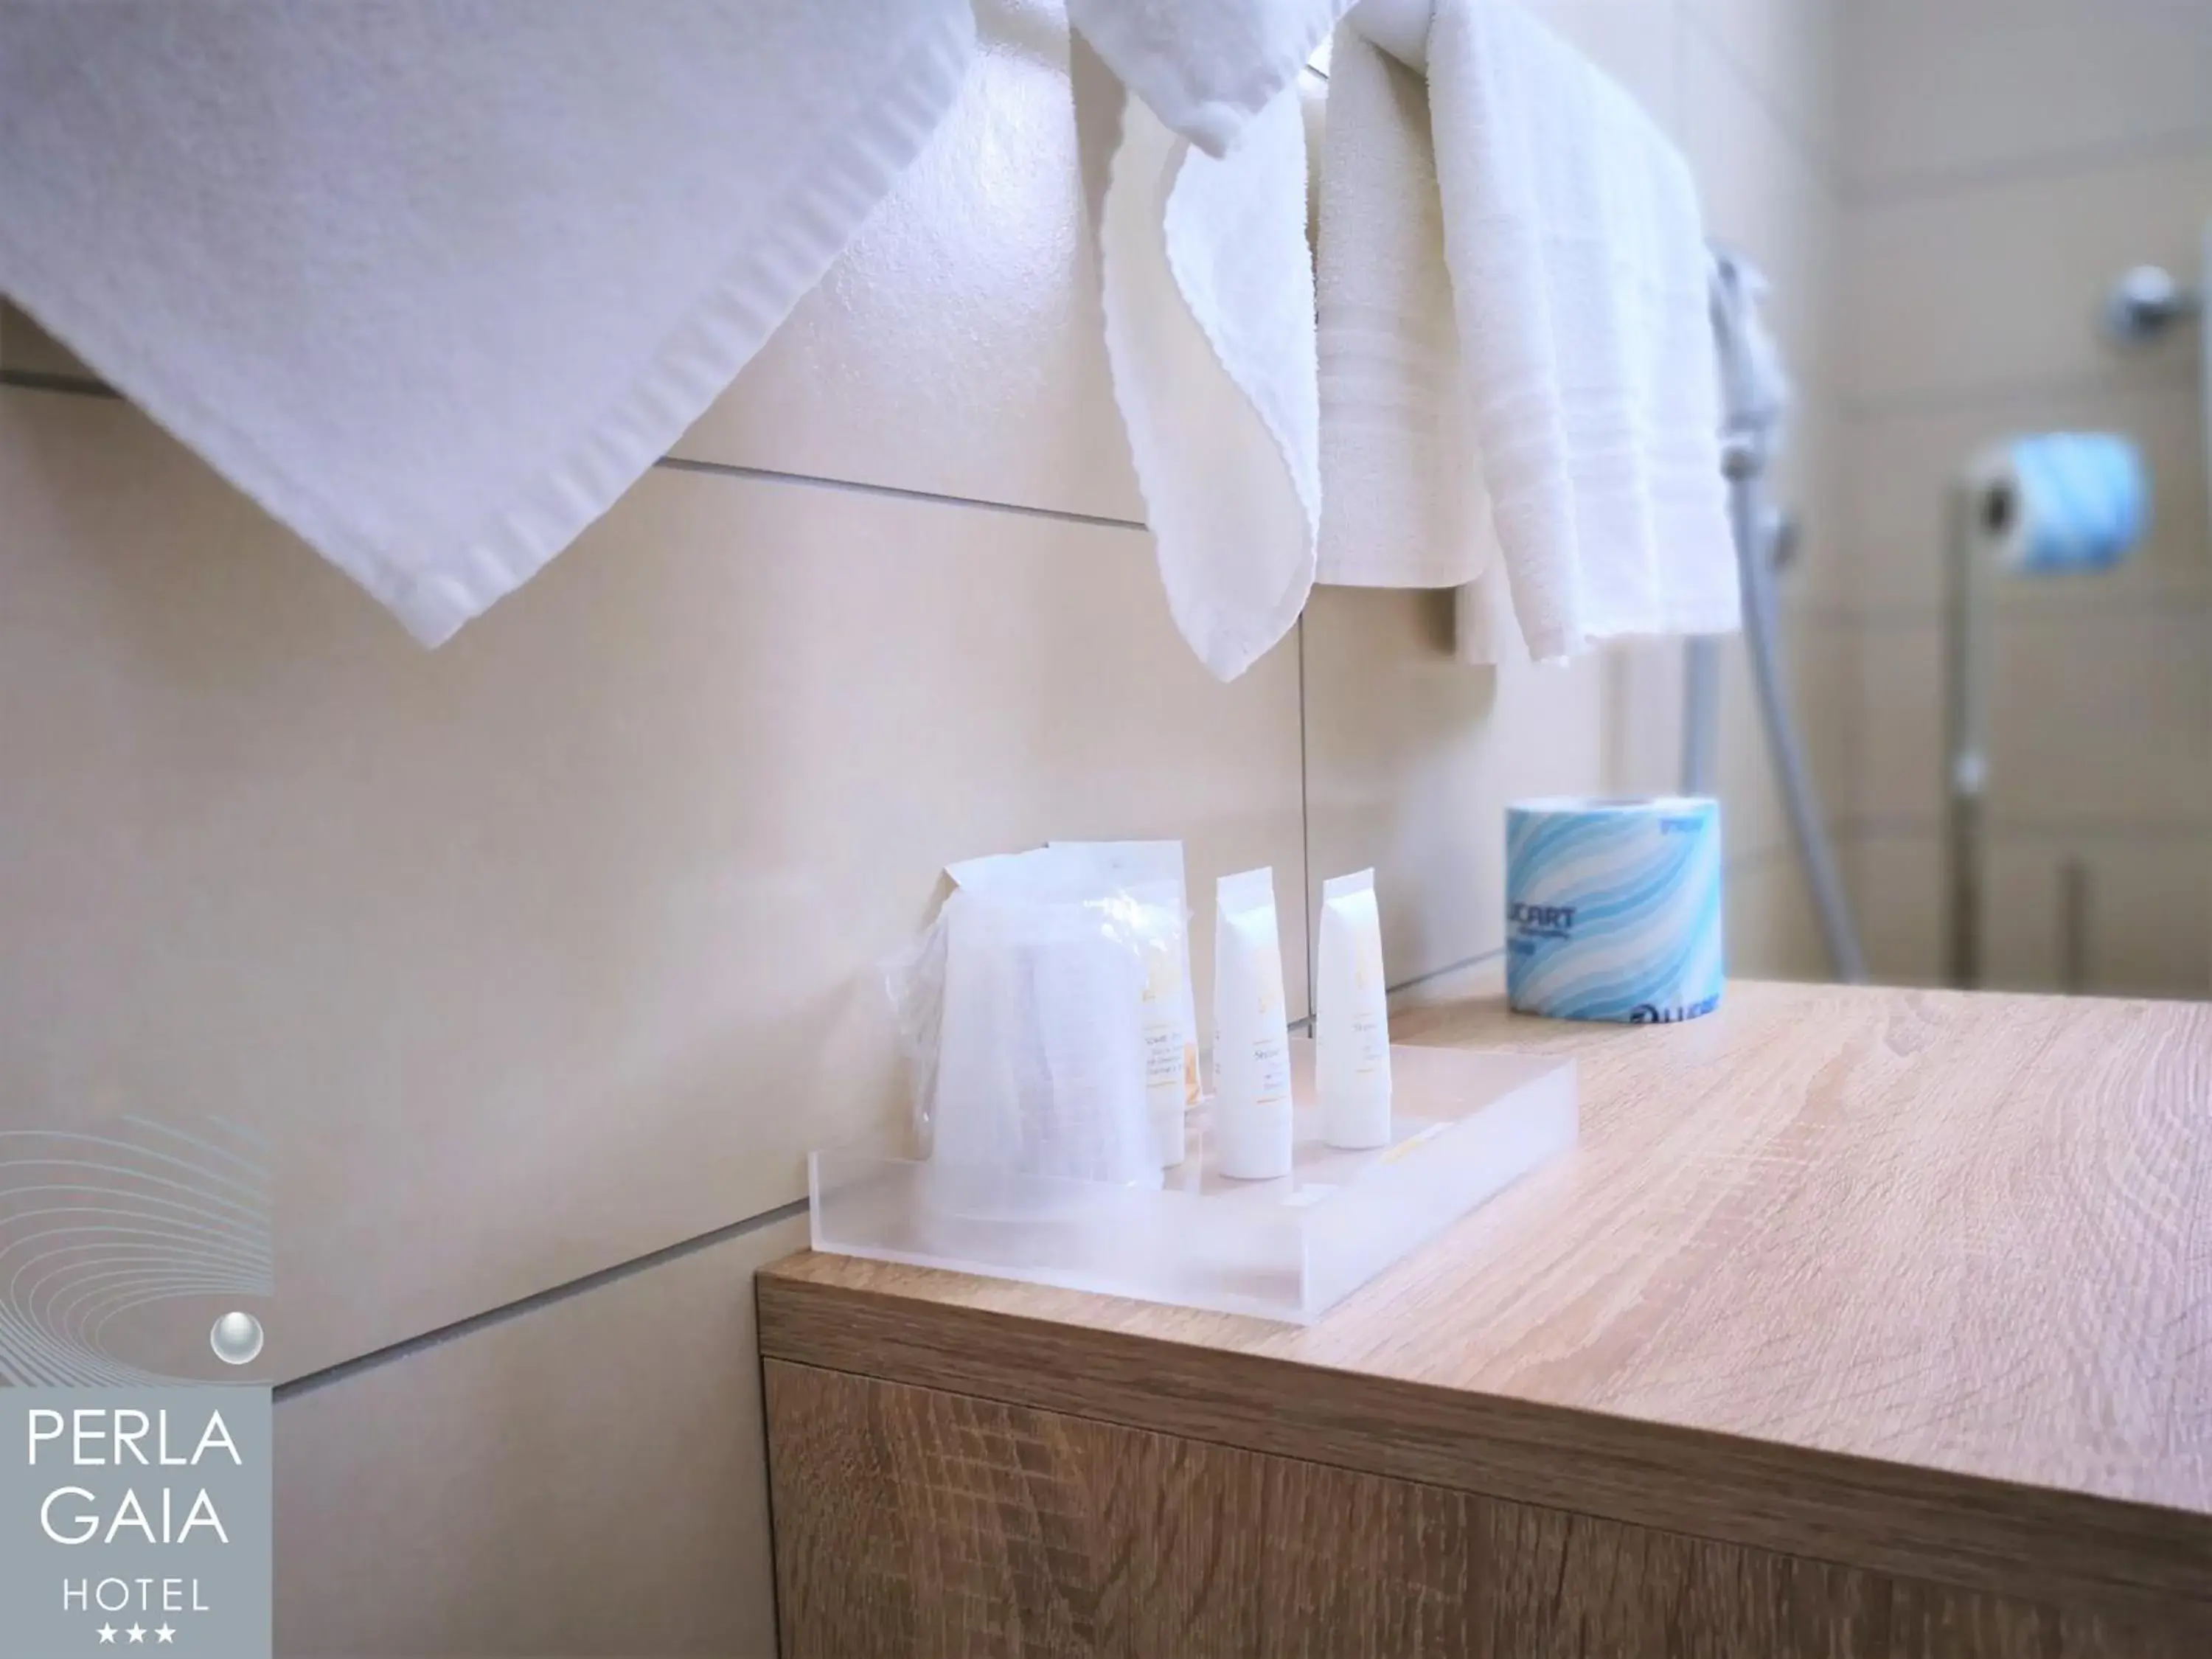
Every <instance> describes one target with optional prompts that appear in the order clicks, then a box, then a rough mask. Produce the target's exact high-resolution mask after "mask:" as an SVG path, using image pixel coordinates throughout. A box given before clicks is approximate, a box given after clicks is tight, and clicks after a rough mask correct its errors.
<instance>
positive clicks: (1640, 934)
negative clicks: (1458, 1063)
mask: <svg viewBox="0 0 2212 1659" xmlns="http://www.w3.org/2000/svg"><path fill="white" fill-rule="evenodd" d="M1505 901H1506V902H1505V914H1506V924H1505V983H1506V991H1507V994H1508V997H1509V999H1510V1001H1511V1002H1512V1005H1513V1006H1514V1007H1516V1008H1517V1009H1519V1010H1520V1011H1521V1012H1523V1013H1530V1014H1544V1015H1548V1016H1549V1017H1551V1018H1554V1019H1597V1020H1621V1021H1626V1022H1630V1023H1632V1024H1666V1023H1669V1022H1672V1021H1674V1020H1682V1019H1694V1018H1697V1017H1698V1016H1699V1015H1700V1014H1707V1013H1711V1012H1712V1011H1713V1010H1714V1009H1715V1008H1717V1007H1718V1006H1720V1000H1721V978H1722V973H1723V962H1722V948H1721V809H1720V804H1719V803H1718V802H1717V801H1713V800H1709V799H1704V798H1702V797H1692V796H1656V797H1644V798H1638V799H1614V800H1600V799H1587V798H1583V797H1578V796H1570V797H1564V798H1560V799H1549V800H1528V801H1516V802H1515V803H1514V804H1512V805H1510V806H1508V807H1507V808H1506V810H1505Z"/></svg>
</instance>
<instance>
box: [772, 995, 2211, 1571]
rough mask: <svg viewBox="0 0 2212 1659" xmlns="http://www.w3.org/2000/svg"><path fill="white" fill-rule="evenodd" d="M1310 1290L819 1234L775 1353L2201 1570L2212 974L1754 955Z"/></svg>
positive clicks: (1473, 1464)
mask: <svg viewBox="0 0 2212 1659" xmlns="http://www.w3.org/2000/svg"><path fill="white" fill-rule="evenodd" d="M1394 1036H1396V1037H1397V1038H1398V1039H1399V1040H1401V1041H1403V1042H1416V1043H1431V1044H1465V1045H1470V1046H1479V1047H1486V1048H1516V1049H1525V1050H1534V1051H1542V1052H1548V1053H1561V1054H1572V1055H1574V1056H1575V1057H1576V1059H1577V1061H1578V1069H1579V1073H1580V1080H1581V1088H1582V1101H1583V1132H1582V1144H1581V1146H1580V1147H1579V1148H1578V1149H1577V1151H1576V1152H1574V1153H1573V1154H1571V1155H1570V1156H1569V1157H1567V1158H1564V1159H1562V1160H1560V1161H1559V1162H1558V1163H1557V1164H1553V1166H1550V1167H1549V1168H1547V1169H1546V1170H1542V1171H1540V1172H1539V1173H1538V1174H1536V1175H1535V1176H1531V1177H1529V1178H1528V1180H1526V1181H1524V1182H1522V1183H1521V1184H1520V1185H1519V1186H1517V1187H1516V1188H1511V1189H1510V1190H1509V1191H1507V1192H1506V1193H1504V1194H1502V1195H1500V1196H1499V1197H1498V1199H1496V1200H1492V1202H1491V1203H1490V1204H1489V1205H1487V1206H1485V1207H1484V1208H1482V1209H1481V1210H1480V1211H1478V1212H1476V1213H1475V1214H1474V1215H1473V1216H1471V1217H1469V1218H1468V1219H1467V1220H1466V1221H1465V1222H1463V1223H1462V1224H1461V1225H1459V1226H1458V1227H1457V1228H1455V1230H1454V1231H1451V1232H1450V1233H1449V1234H1447V1235H1446V1236H1445V1237H1443V1238H1442V1239H1440V1240H1438V1241H1437V1243H1433V1244H1431V1245H1430V1246H1429V1247H1427V1248H1425V1249H1422V1250H1420V1251H1419V1252H1417V1253H1416V1254H1415V1255H1413V1256H1411V1257H1409V1258H1408V1259H1407V1260H1406V1261H1402V1262H1401V1263H1400V1264H1398V1265H1397V1266H1396V1267H1394V1268H1392V1269H1391V1270H1390V1271H1389V1273H1386V1274H1384V1275H1383V1277H1382V1278H1380V1279H1377V1280H1376V1281H1375V1282H1374V1283H1373V1284H1371V1285H1369V1286H1368V1287H1367V1288H1366V1289H1364V1290H1363V1291H1359V1292H1358V1293H1357V1294H1356V1295H1355V1296H1353V1297H1351V1298H1350V1299H1348V1300H1347V1301H1346V1302H1345V1303H1344V1304H1340V1306H1339V1307H1338V1308H1337V1309H1336V1310H1334V1311H1333V1312H1331V1313H1330V1314H1329V1315H1328V1316H1326V1317H1325V1318H1323V1319H1322V1321H1321V1322H1319V1323H1318V1324H1316V1325H1315V1326H1313V1327H1311V1328H1303V1329H1302V1328H1294V1327H1289V1326H1281V1325H1273V1324H1269V1323H1267V1322H1261V1321H1257V1320H1251V1319H1242V1318H1237V1317H1234V1316H1226V1315H1218V1314H1209V1313H1199V1312H1194V1311H1190V1310H1181V1309H1175V1308H1168V1307H1162V1306H1156V1305H1152V1304H1140V1303H1134V1302H1127V1301H1119V1300H1115V1299H1111V1298H1107V1297H1091V1296H1085V1295H1082V1294H1079V1293H1077V1292H1073V1291H1055V1290H1050V1289H1045V1288H1041V1287H1037V1286H1032V1285H1019V1284H1014V1283H1011V1282H1008V1281H1003V1280H993V1279H973V1278H968V1277H965V1276H963V1275H959V1274H953V1273H938V1272H933V1271H930V1270H927V1269H921V1268H909V1267H896V1266H890V1265H885V1264H880V1263H874V1262H867V1261H857V1260H852V1259H848V1258H844V1257H837V1256H823V1255H801V1256H798V1257H794V1258H793V1259H792V1260H790V1261H786V1262H783V1263H781V1264H779V1265H777V1266H776V1267H773V1268H771V1269H769V1271H768V1273H765V1274H764V1275H763V1278H762V1280H761V1284H760V1303H761V1337H762V1346H763V1352H765V1353H767V1354H768V1355H769V1357H771V1358H783V1359H789V1360H793V1361H797V1362H800V1363H805V1364H816V1365H823V1366H829V1367H831V1368H834V1369H841V1370H852V1371H858V1372H863V1373H866V1374H868V1375H872V1376H884V1377H889V1378H892V1379H894V1380H898V1381H905V1382H910V1383H921V1384H924V1385H927V1386H931V1387H937V1388H943V1389H957V1390H960V1391H963V1392H966V1393H969V1394H977V1395H988V1396H991V1397H994V1398H999V1399H1004V1400H1008V1401H1018V1402H1019V1403H1022V1404H1026V1405H1031V1406H1036V1407H1042V1408H1046V1409H1052V1410H1058V1411H1063V1412H1070V1413H1077V1414H1079V1415H1084V1416H1089V1417H1094V1418H1100V1419H1108V1420H1112V1421H1116V1422H1121V1423H1125V1424H1128V1425H1133V1426H1136V1427H1139V1428H1146V1429H1152V1430H1157V1431H1162V1432H1167V1433H1174V1434H1186V1435H1192V1436H1200V1437H1206V1438H1209V1439H1214V1440H1220V1441H1225V1442H1228V1443H1234V1444H1239V1445H1243V1446H1246V1447H1249V1448H1250V1449H1255V1450H1260V1451H1267V1452H1273V1453H1276V1454H1279V1455H1290V1456H1295V1457H1303V1458H1307V1459H1310V1460H1312V1461H1316V1462H1324V1463H1334V1464H1338V1465H1341V1466H1345V1467H1352V1468H1367V1469H1371V1470H1374V1471H1375V1472H1376V1473H1380V1474H1390V1475H1395V1476H1399V1477H1401V1478H1406V1479H1411V1480H1426V1481H1431V1482H1434V1483H1436V1484H1439V1485H1446V1486H1455V1487H1458V1488H1461V1489H1464V1490H1469V1491H1476V1492H1488V1493H1490V1494H1492V1495H1494V1496H1497V1497H1500V1498H1510V1499H1515V1500H1518V1501H1522V1502H1528V1503H1535V1504H1546V1505H1548V1506H1553V1507H1558V1508H1562V1509H1569V1510H1581V1511H1584V1512H1589V1513H1594V1514H1598V1515H1604V1516H1612V1517H1613V1518H1615V1519H1619V1520H1623V1521H1627V1522H1636V1523H1638V1524H1642V1525H1646V1526H1657V1527H1662V1528H1669V1529H1672V1530H1676V1531H1681V1532H1686V1533H1691V1534H1698V1535H1703V1536H1710V1537H1719V1538H1729V1539H1734V1540H1736V1541H1741V1542H1745V1543H1750V1544H1754V1545H1759V1546H1764V1547H1775V1548H1782V1549H1788V1550H1792V1551H1795V1552H1797V1553H1803V1554H1808V1555H1814V1556H1817V1557H1820V1558H1821V1559H1830V1560H1836V1561H1840V1562H1844V1563H1847V1564H1850V1565H1861V1566H1865V1567H1869V1568H1873V1569H1876V1570H1881V1571H1900V1572H1906V1573H1912V1574H1917V1575H1920V1576H1923V1577H1936V1578H1942V1579H1945V1580H1948V1581H1949V1582H1953V1583H1960V1584H1964V1585H1966V1586H1968V1587H1972V1588H1978V1589H1990V1590H1995V1591H1999V1592H2002V1593H2007V1594H2018V1595H2027V1596H2028V1597H2030V1598H2031V1599H2033V1598H2034V1597H2036V1596H2039V1595H2045V1594H2056V1593H2061V1592H2063V1593H2068V1594H2088V1595H2107V1596H2119V1597H2123V1598H2124V1597H2125V1596H2127V1595H2130V1594H2131V1593H2149V1592H2156V1593H2160V1594H2162V1595H2166V1596H2173V1595H2180V1596H2183V1597H2185V1598H2189V1599H2191V1600H2197V1599H2201V1600H2203V1601H2205V1602H2206V1603H2207V1604H2208V1606H2212V1006H2207V1005H2197V1004H2181V1003H2147V1002H2121V1001H2102V1000H2068V999H2059V998H2046V997H2020V996H2002V995H1991V994H1962V993H1954V992H1922V991H1906V990H1894V989H1869V988H1852V987H1831V986H1790V985H1770V984H1759V983H1746V982H1738V983H1735V984H1732V985H1731V986H1730V987H1729V991H1728V994H1727V996H1726V998H1725V1000H1724V1001H1723V1007H1722V1009H1721V1011H1720V1012H1718V1013H1717V1014H1716V1015H1714V1016H1712V1017H1711V1018H1706V1019H1703V1020H1699V1021H1694V1022H1692V1023H1689V1024H1683V1025H1678V1026H1672V1027H1667V1028H1659V1029H1653V1028H1638V1027H1606V1026H1578V1025H1567V1024H1556V1023H1553V1022H1550V1021H1543V1020H1535V1019H1528V1018H1521V1017H1518V1016H1515V1015H1512V1014H1510V1013H1508V1012H1505V1011H1504V1009H1503V1007H1502V1006H1499V1005H1498V1004H1497V1003H1495V1002H1479V1003H1470V1004H1462V1005H1458V1006H1451V1007H1447V1008H1440V1009H1434V1010H1423V1011H1419V1012H1414V1013H1412V1014H1409V1015H1407V1016H1404V1017H1402V1018H1400V1019H1399V1020H1398V1023H1397V1029H1396V1030H1395V1031H1394Z"/></svg>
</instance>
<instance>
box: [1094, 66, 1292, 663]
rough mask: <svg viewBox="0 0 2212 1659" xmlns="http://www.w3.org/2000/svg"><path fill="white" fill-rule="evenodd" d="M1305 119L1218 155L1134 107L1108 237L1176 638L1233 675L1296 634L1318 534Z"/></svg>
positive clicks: (1119, 370) (1112, 315) (1118, 371)
mask: <svg viewBox="0 0 2212 1659" xmlns="http://www.w3.org/2000/svg"><path fill="white" fill-rule="evenodd" d="M1305 158H1306V146H1305V123H1304V116H1303V115H1302V113H1301V112H1300V109H1299V104H1298V96H1297V88H1296V87H1295V86H1291V87H1286V88H1285V89H1284V90H1283V91H1282V92H1281V93H1279V94H1277V96H1276V97H1275V99H1274V100H1273V102H1272V103H1270V104H1268V105H1267V106H1266V107H1265V108H1264V109H1262V110H1261V111H1260V112H1258V114H1257V115H1255V117H1254V118H1252V119H1251V120H1250V121H1249V123H1248V124H1247V125H1246V126H1245V128H1244V131H1243V134H1242V135H1241V137H1239V138H1238V140H1237V144H1236V147H1235V148H1234V149H1231V151H1230V152H1229V154H1228V155H1225V156H1223V157H1220V158H1218V159H1217V158H1216V157H1213V156H1211V155H1205V154H1203V153H1202V152H1200V151H1198V150H1195V149H1193V148H1192V146H1191V144H1190V143H1189V141H1188V140H1187V139H1184V138H1182V137H1177V136H1176V134H1175V133H1173V132H1171V131H1169V130H1168V128H1167V127H1166V126H1164V125H1162V124H1161V122H1160V121H1159V120H1158V118H1156V117H1155V116H1154V115H1153V114H1152V111H1151V110H1150V109H1149V108H1148V107H1147V106H1146V105H1145V104H1143V103H1141V102H1139V100H1136V99H1134V98H1130V99H1127V100H1124V106H1123V109H1122V115H1121V144H1120V148H1119V149H1116V151H1115V155H1114V165H1113V171H1112V174H1111V177H1110V179H1109V183H1108V185H1107V191H1106V204H1105V210H1104V222H1103V227H1102V228H1101V231H1100V235H1099V242H1100V254H1101V263H1102V266H1103V288H1104V299H1105V311H1106V350H1107V357H1108V361H1109V363H1110V365H1111V367H1112V369H1113V374H1114V396H1115V402H1116V403H1117V404H1120V406H1121V418H1122V423H1123V425H1124V426H1125V427H1126V428H1127V432H1128V437H1129V449H1130V453H1131V455H1132V457H1133V459H1134V461H1135V463H1136V470H1137V481H1138V483H1139V486H1140V487H1141V488H1142V489H1143V491H1144V496H1145V509H1146V519H1147V520H1148V522H1149V523H1150V525H1151V527H1152V536H1153V539H1154V542H1155V544H1156V546H1157V548H1158V559H1159V567H1160V575H1161V578H1162V580H1163V581H1164V584H1165V586H1166V588H1167V595H1168V607H1169V610H1170V611H1171V612H1172V613H1173V615H1174V617H1175V621H1176V627H1177V628H1179V629H1182V635H1183V637H1184V638H1185V639H1186V640H1188V641H1189V642H1190V646H1191V648H1192V649H1193V650H1194V651H1195V652H1196V653H1198V656H1199V659H1200V661H1202V662H1203V663H1205V665H1206V667H1207V668H1209V669H1211V670H1212V671H1213V672H1214V673H1215V674H1217V675H1218V676H1219V677H1220V678H1223V679H1233V678H1236V677H1237V675H1239V674H1241V673H1243V671H1244V670H1245V669H1247V668H1248V667H1249V666H1250V665H1252V663H1253V662H1254V661H1255V660H1256V659H1258V658H1259V657H1260V656H1261V653H1264V652H1265V651H1266V650H1267V648H1268V647H1270V646H1272V645H1273V644H1274V643H1275V642H1276V641H1278V640H1279V639H1281V638H1282V636H1283V635H1285V633H1286V632H1288V631H1289V629H1290V628H1291V624H1292V623H1295V622H1297V617H1298V613H1299V611H1302V610H1304V607H1305V602H1306V594H1307V592H1309V590H1310V588H1311V587H1312V585H1313V572H1314V540H1315V537H1316V535H1317V534H1318V533H1319V529H1320V522H1321V480H1320V443H1321V440H1320V396H1319V392H1318V391H1317V389H1316V385H1315V368H1314V311H1313V264H1312V257H1311V255H1310V252H1309V251H1308V248H1307V245H1306V159H1305Z"/></svg>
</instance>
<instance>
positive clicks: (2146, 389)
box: [1836, 359, 2198, 425]
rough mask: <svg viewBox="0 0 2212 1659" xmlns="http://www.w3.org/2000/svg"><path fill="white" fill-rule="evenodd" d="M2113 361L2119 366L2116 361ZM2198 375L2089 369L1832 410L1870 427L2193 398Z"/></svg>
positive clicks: (2186, 370)
mask: <svg viewBox="0 0 2212 1659" xmlns="http://www.w3.org/2000/svg"><path fill="white" fill-rule="evenodd" d="M2115 361H2118V360H2117V359H2116V360H2115ZM2197 380H2198V375H2197V368H2196V365H2195V363H2194V362H2185V363H2184V364H2183V365H2182V366H2181V368H2179V369H2177V370H2173V371H2172V372H2166V371H2163V370H2161V371H2160V373H2157V374H2135V375H2128V374H2123V373H2120V372H2118V371H2116V370H2113V369H2110V368H2094V369H2088V370H2086V371H2083V372H2081V373H2079V374H2064V375H2061V376H2058V377H2057V378H2055V379H2051V380H2027V381H2021V382H2019V383H2017V384H2005V385H1999V386H1949V387H1936V388H1932V389H1929V390H1925V391H1920V392H1885V393H1882V394H1881V395H1879V396H1876V397H1873V398H1866V397H1851V396H1846V397H1845V398H1843V400H1842V402H1841V404H1840V405H1839V406H1838V409H1837V410H1836V413H1837V414H1838V415H1839V416H1841V417H1842V418H1843V419H1844V421H1845V422H1851V423H1854V424H1861V425H1870V424H1873V423H1875V422H1881V421H1893V420H1901V419H1911V417H1913V416H1944V415H1968V414H1972V413H1975V412H1977V411H1981V412H1984V413H1989V414H1996V413H1998V412H2000V411H2002V410H2005V409H2007V408H2010V407H2015V406H2018V405H2021V404H2037V403H2045V402H2051V401H2056V400H2058V399H2063V398H2134V397H2156V396H2160V395H2166V396H2173V395H2176V394H2191V395H2193V394H2194V393H2195V392H2196V391H2197Z"/></svg>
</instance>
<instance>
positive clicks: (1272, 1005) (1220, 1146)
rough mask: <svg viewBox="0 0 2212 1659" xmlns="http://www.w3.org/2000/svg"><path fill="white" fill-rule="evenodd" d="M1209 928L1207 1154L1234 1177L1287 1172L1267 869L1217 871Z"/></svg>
mask: <svg viewBox="0 0 2212 1659" xmlns="http://www.w3.org/2000/svg"><path fill="white" fill-rule="evenodd" d="M1215 904H1216V906H1217V910H1216V915H1215V918H1214V927H1213V1152H1214V1162H1215V1166H1216V1167H1217V1168H1218V1170H1220V1172H1221V1173H1222V1174H1223V1175H1225V1176H1229V1177H1231V1179H1233V1180H1237V1181H1272V1180H1274V1179H1276V1178H1277V1177H1279V1176H1286V1175H1288V1174H1290V1172H1291V1033H1290V1025H1289V1022H1288V1018H1287V1015H1286V1013H1285V1009H1284V1006H1283V949H1282V940H1281V937H1280V934H1279V931H1278V929H1277V927H1276V921H1275V872H1273V870H1271V869H1263V870H1247V871H1245V872H1243V873H1242V874H1241V875H1234V876H1224V877H1222V878H1221V880H1220V883H1219V884H1218V887H1217V888H1216V890H1215Z"/></svg>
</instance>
